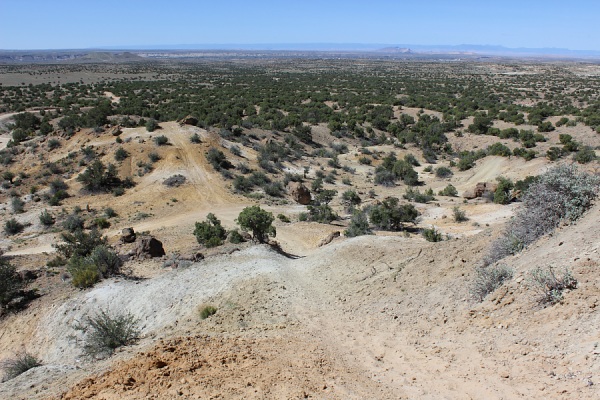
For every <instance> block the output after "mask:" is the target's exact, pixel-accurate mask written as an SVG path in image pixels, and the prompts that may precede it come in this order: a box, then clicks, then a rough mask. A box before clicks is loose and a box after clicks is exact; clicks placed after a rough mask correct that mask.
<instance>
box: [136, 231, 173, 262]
mask: <svg viewBox="0 0 600 400" xmlns="http://www.w3.org/2000/svg"><path fill="white" fill-rule="evenodd" d="M165 254H166V253H165V249H164V248H163V244H162V242H161V241H160V240H158V239H156V238H155V237H152V236H144V237H142V238H140V240H139V242H138V244H137V246H136V248H135V255H136V257H137V258H149V257H151V258H154V257H162V256H164V255H165Z"/></svg>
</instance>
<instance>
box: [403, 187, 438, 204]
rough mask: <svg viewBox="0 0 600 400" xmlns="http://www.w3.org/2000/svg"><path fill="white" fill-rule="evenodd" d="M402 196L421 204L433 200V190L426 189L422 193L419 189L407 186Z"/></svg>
mask: <svg viewBox="0 0 600 400" xmlns="http://www.w3.org/2000/svg"><path fill="white" fill-rule="evenodd" d="M402 197H404V198H405V199H406V200H408V201H414V202H416V203H423V204H425V203H429V202H430V201H432V200H435V198H434V197H433V190H432V189H431V188H429V189H427V190H426V191H425V192H424V193H421V191H419V189H413V188H408V189H407V190H406V193H404V195H403V196H402Z"/></svg>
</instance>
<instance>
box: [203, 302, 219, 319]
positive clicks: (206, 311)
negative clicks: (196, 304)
mask: <svg viewBox="0 0 600 400" xmlns="http://www.w3.org/2000/svg"><path fill="white" fill-rule="evenodd" d="M216 313H217V308H216V307H214V306H210V305H208V306H204V307H202V308H201V309H200V319H206V318H208V317H210V316H213V315H215V314H216Z"/></svg>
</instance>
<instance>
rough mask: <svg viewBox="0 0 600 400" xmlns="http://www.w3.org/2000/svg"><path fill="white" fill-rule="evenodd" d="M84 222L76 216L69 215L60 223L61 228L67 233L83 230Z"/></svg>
mask: <svg viewBox="0 0 600 400" xmlns="http://www.w3.org/2000/svg"><path fill="white" fill-rule="evenodd" d="M84 222H85V221H84V220H83V218H81V217H80V216H79V215H77V214H69V215H67V218H65V220H64V221H63V223H62V226H63V228H65V229H66V230H68V231H69V232H71V233H72V232H75V231H77V230H81V229H83V225H84Z"/></svg>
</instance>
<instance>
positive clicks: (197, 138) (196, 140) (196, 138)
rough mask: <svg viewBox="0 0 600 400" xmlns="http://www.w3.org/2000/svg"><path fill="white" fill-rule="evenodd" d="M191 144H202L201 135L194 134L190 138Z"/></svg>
mask: <svg viewBox="0 0 600 400" xmlns="http://www.w3.org/2000/svg"><path fill="white" fill-rule="evenodd" d="M190 142H191V143H200V135H198V134H197V133H194V134H193V135H192V136H190Z"/></svg>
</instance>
